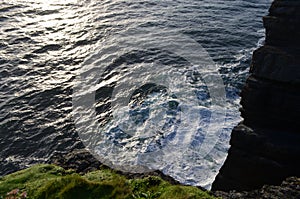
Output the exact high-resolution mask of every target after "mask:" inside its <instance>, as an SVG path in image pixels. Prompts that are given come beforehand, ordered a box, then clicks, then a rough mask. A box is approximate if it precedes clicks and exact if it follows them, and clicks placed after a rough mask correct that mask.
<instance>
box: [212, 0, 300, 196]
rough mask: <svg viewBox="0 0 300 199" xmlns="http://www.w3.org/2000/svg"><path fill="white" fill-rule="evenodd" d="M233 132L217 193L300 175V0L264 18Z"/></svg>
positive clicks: (281, 3) (280, 1) (286, 0)
mask: <svg viewBox="0 0 300 199" xmlns="http://www.w3.org/2000/svg"><path fill="white" fill-rule="evenodd" d="M263 22H264V27H265V28H266V41H265V45H264V46H263V47H261V48H259V49H257V50H256V51H255V52H254V53H253V58H252V64H251V69H250V76H249V78H248V79H247V82H246V85H245V87H244V89H243V90H242V93H241V97H242V100H241V105H242V108H241V113H242V117H243V118H244V121H243V122H242V123H241V124H239V125H238V126H237V127H236V128H234V130H233V132H232V137H231V141H230V144H231V148H230V150H229V155H228V158H227V160H226V161H225V164H224V165H223V167H222V169H221V170H220V173H219V174H218V176H217V178H216V180H215V182H214V183H213V186H212V189H213V190H225V191H227V190H251V189H256V188H260V187H262V186H263V185H264V184H273V185H278V184H280V183H281V182H282V181H283V180H284V179H285V178H286V177H289V176H298V177H299V176H300V1H299V0H275V1H274V2H273V3H272V5H271V8H270V10H269V15H268V16H265V17H264V18H263Z"/></svg>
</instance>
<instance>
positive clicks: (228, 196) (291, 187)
mask: <svg viewBox="0 0 300 199" xmlns="http://www.w3.org/2000/svg"><path fill="white" fill-rule="evenodd" d="M214 195H215V196H217V197H220V198H222V199H245V198H246V199H257V198H261V199H278V198H288V199H299V198H300V178H295V177H291V178H288V179H286V180H285V181H283V182H282V183H281V185H280V186H273V185H265V186H263V187H262V188H261V189H258V190H253V191H243V192H236V191H230V192H223V191H216V192H215V193H214Z"/></svg>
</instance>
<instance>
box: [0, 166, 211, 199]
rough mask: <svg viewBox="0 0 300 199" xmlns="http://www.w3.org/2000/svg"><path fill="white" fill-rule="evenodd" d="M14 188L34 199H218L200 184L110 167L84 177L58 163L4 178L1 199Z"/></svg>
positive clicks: (33, 167) (0, 179)
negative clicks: (135, 175)
mask: <svg viewBox="0 0 300 199" xmlns="http://www.w3.org/2000/svg"><path fill="white" fill-rule="evenodd" d="M14 189H19V190H20V192H23V191H26V193H27V198H30V199H35V198H38V199H43V198H59V199H77V198H78V199H96V198H129V199H130V198H132V199H135V198H146V199H148V198H162V199H168V198H170V199H176V198H178V199H180V198H207V199H212V198H214V197H212V196H211V195H210V194H209V193H207V192H203V191H201V190H200V189H198V188H196V187H191V186H181V185H171V184H170V183H168V182H166V181H164V180H162V179H161V178H159V177H155V176H149V177H146V178H143V179H126V177H124V176H122V175H119V174H116V173H115V172H114V171H112V170H109V169H100V170H97V171H94V172H90V173H87V174H85V175H83V176H81V175H79V174H77V173H75V172H74V171H71V170H64V169H63V168H61V167H58V166H54V165H35V166H32V167H31V168H28V169H25V170H22V171H18V172H16V173H13V174H10V175H7V176H4V177H2V178H0V198H5V197H6V194H7V193H8V192H10V191H11V190H14Z"/></svg>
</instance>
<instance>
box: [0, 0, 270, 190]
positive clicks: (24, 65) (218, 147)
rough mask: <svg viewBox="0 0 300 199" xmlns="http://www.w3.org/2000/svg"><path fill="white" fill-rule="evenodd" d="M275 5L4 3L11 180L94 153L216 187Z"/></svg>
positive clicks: (4, 102) (2, 158)
mask: <svg viewBox="0 0 300 199" xmlns="http://www.w3.org/2000/svg"><path fill="white" fill-rule="evenodd" d="M270 4H271V0H247V1H246V0H172V1H170V0H165V1H161V0H134V1H133V0H98V1H97V0H85V1H84V0H83V1H79V0H78V1H77V0H34V1H33V0H13V1H1V2H0V175H5V174H8V173H11V172H13V171H16V170H18V169H21V168H25V167H27V166H30V165H32V164H35V163H44V162H47V161H48V160H50V159H51V157H52V156H53V155H55V154H67V153H69V152H71V151H73V150H74V149H82V148H86V149H88V150H89V151H90V152H91V153H92V154H94V155H95V157H97V158H98V159H99V160H100V161H101V162H103V163H105V164H107V165H109V166H111V167H113V168H116V169H120V170H124V171H129V172H144V171H149V170H161V171H162V172H163V173H165V174H167V175H170V176H172V177H173V178H174V179H176V180H178V181H180V182H182V183H185V184H189V185H199V186H203V187H206V188H209V187H210V186H211V183H212V182H213V180H214V178H215V176H216V175H217V173H218V171H219V169H220V167H221V166H222V164H223V162H224V161H225V159H226V156H227V150H228V148H229V139H230V133H231V130H232V128H233V127H234V126H235V125H236V124H238V123H239V122H240V121H242V118H241V117H240V113H239V108H240V105H239V101H240V97H239V92H240V90H241V89H242V87H243V84H244V82H245V79H246V77H247V75H248V71H249V67H250V64H251V56H252V52H253V50H255V49H256V48H257V47H258V46H260V45H262V44H263V42H264V34H265V32H264V28H263V25H262V16H264V15H266V14H267V13H268V8H269V6H270Z"/></svg>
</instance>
